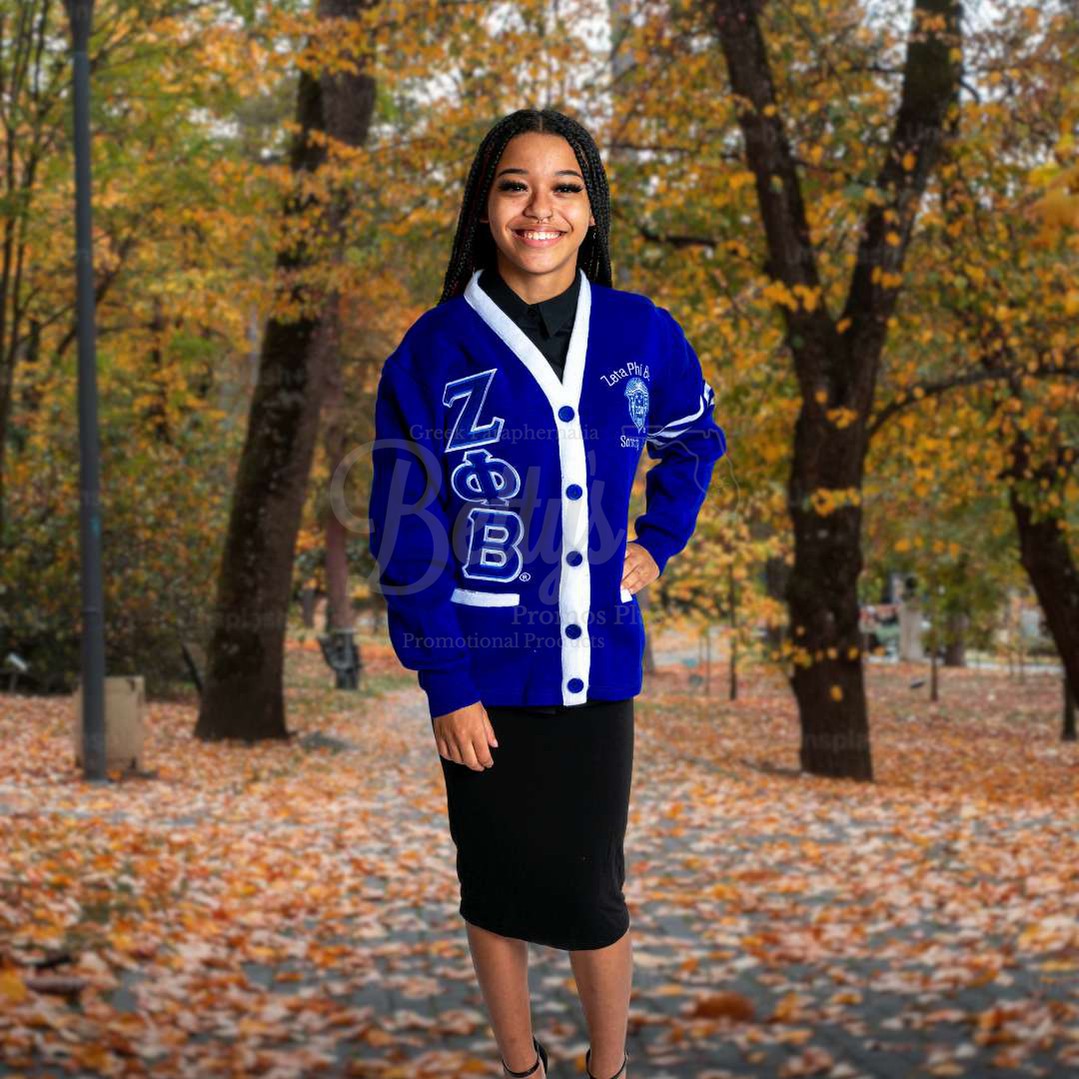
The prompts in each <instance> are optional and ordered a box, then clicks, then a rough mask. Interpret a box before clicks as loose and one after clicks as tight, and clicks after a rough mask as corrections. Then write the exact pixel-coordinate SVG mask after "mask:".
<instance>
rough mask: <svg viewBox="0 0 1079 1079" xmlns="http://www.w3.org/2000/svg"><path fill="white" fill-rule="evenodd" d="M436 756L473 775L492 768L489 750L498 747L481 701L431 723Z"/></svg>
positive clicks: (492, 763)
mask: <svg viewBox="0 0 1079 1079" xmlns="http://www.w3.org/2000/svg"><path fill="white" fill-rule="evenodd" d="M431 725H432V726H433V727H434V732H435V745H437V746H438V752H439V755H440V756H442V757H445V758H446V760H449V761H453V762H454V764H464V765H466V766H467V767H469V768H471V769H472V770H473V771H474V772H481V771H483V770H484V769H485V768H490V767H492V766H493V765H494V763H495V762H494V758H493V757H492V756H491V750H490V749H489V748H488V747H489V746H494V747H495V748H497V747H498V739H497V738H496V737H495V731H494V727H492V726H491V721H490V719H489V718H488V717H487V709H486V708H484V707H483V702H482V701H476V703H475V704H469V705H466V706H465V707H464V708H458V709H456V710H455V711H453V712H447V713H446V714H445V715H441V716H435V717H433V719H432V720H431Z"/></svg>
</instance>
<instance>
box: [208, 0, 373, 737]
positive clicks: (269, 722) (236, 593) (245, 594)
mask: <svg viewBox="0 0 1079 1079" xmlns="http://www.w3.org/2000/svg"><path fill="white" fill-rule="evenodd" d="M369 6H371V5H370V3H365V2H363V0H320V2H319V5H318V15H319V17H320V18H321V19H348V18H351V17H353V16H354V15H355V14H356V12H358V11H359V10H360V9H361V8H363V7H369ZM352 59H353V60H354V61H355V62H356V66H357V69H358V73H356V74H353V73H351V72H348V71H345V70H338V71H337V73H335V74H327V73H325V72H323V73H322V74H321V75H319V76H318V77H315V76H312V75H311V74H310V73H308V72H307V71H302V72H301V73H300V81H299V89H298V100H297V110H296V111H297V126H298V128H299V131H298V133H297V134H296V136H295V137H294V139H293V142H292V146H291V150H290V164H291V167H292V171H293V173H294V175H295V177H296V190H297V191H299V190H300V187H301V184H302V180H303V177H304V176H306V175H307V174H310V173H312V172H314V171H315V170H316V169H318V168H319V167H320V166H322V165H323V164H324V163H325V161H326V156H327V155H326V149H325V146H324V140H323V139H322V138H321V137H318V136H321V135H322V134H323V133H325V134H327V135H329V136H331V137H332V138H333V139H336V140H339V141H341V142H343V143H346V144H347V145H349V146H352V147H359V146H362V145H363V143H364V141H365V140H366V137H367V130H368V126H369V124H370V122H371V116H372V113H373V109H374V100H375V86H374V80H373V79H372V78H371V76H369V75H366V74H363V62H362V60H363V58H362V57H353V58H352ZM316 133H317V135H316ZM312 135H316V137H314V138H312ZM307 206H308V202H307V197H305V196H300V195H294V196H292V197H290V199H289V200H288V201H287V203H286V205H285V207H284V213H285V214H286V216H292V217H295V216H298V215H302V214H305V211H306V209H307ZM346 211H347V200H346V198H345V196H344V195H343V194H339V195H337V196H336V197H335V198H334V199H333V200H332V202H331V203H330V204H329V205H328V206H326V207H324V208H323V209H322V210H321V211H320V213H321V215H322V216H321V217H320V220H319V225H320V230H324V233H325V235H322V236H320V237H319V239H320V240H321V241H323V242H325V241H326V239H327V237H328V239H329V241H330V243H331V244H333V243H334V241H336V242H337V243H339V242H340V238H341V233H342V224H343V221H344V217H345V213H346ZM316 258H317V256H316V255H314V254H313V253H311V252H310V251H309V249H308V248H307V247H306V245H305V243H304V242H302V241H301V242H300V243H298V244H297V246H296V247H295V248H294V249H292V250H290V251H286V252H282V253H280V254H279V255H278V257H277V275H278V276H277V280H278V281H279V282H281V283H280V285H279V287H281V288H284V289H287V290H289V299H290V300H291V301H293V302H294V303H295V302H299V303H300V304H302V313H301V314H300V315H299V316H298V317H296V318H295V319H294V320H292V321H287V322H286V321H284V320H281V319H278V318H271V319H270V321H269V322H268V323H267V326H266V330H265V335H264V337H263V341H262V349H261V354H260V358H259V372H258V382H257V384H256V386H255V392H254V396H253V399H252V402H251V409H250V415H249V422H248V429H247V439H246V442H245V445H244V449H243V454H242V456H241V459H240V465H239V469H238V472H237V477H236V488H235V492H234V495H233V502H232V510H231V515H230V519H229V527H228V535H227V538H226V542H225V550H224V554H223V557H222V563H221V570H220V575H219V578H218V587H217V600H216V605H215V611H214V620H213V626H212V632H211V638H210V645H209V648H208V649H207V670H206V684H205V687H204V691H203V695H202V699H201V708H200V711H199V718H198V723H197V724H196V727H195V735H196V737H199V738H203V739H207V740H216V739H220V738H242V739H244V740H245V741H256V740H259V739H263V738H287V737H288V732H287V731H286V728H285V714H284V696H283V684H282V683H283V666H284V642H285V629H286V620H287V615H288V605H289V596H290V593H291V583H292V566H293V557H294V553H295V546H296V536H297V533H298V531H299V526H300V518H301V514H302V512H303V503H304V493H305V489H306V486H307V482H308V477H309V474H310V468H311V461H312V457H313V455H314V447H315V442H316V436H317V429H318V419H319V411H320V408H321V405H322V399H323V395H324V392H325V368H326V363H327V359H326V358H327V355H328V354H329V353H330V352H331V351H332V350H334V349H335V348H336V344H337V297H336V295H334V294H332V293H330V294H329V295H325V296H323V295H313V294H309V293H307V292H306V291H301V288H300V286H299V285H298V284H297V283H296V282H297V279H298V277H299V276H301V275H302V273H303V271H304V270H305V269H306V268H307V267H309V266H311V265H312V264H313V262H314V260H315V259H316Z"/></svg>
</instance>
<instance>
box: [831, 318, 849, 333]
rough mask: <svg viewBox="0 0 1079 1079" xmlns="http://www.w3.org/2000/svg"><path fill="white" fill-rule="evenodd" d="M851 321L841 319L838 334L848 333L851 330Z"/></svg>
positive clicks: (837, 325) (838, 323)
mask: <svg viewBox="0 0 1079 1079" xmlns="http://www.w3.org/2000/svg"><path fill="white" fill-rule="evenodd" d="M850 326H851V320H850V318H848V317H843V318H841V319H840V320H839V321H838V322H837V323H836V324H835V329H836V333H846V332H847V330H849V329H850Z"/></svg>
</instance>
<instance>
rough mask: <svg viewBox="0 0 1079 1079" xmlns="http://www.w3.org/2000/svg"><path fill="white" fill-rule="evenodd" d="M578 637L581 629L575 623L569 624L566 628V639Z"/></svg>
mask: <svg viewBox="0 0 1079 1079" xmlns="http://www.w3.org/2000/svg"><path fill="white" fill-rule="evenodd" d="M580 635H581V627H580V626H578V625H577V624H576V623H571V624H570V625H568V626H566V636H567V637H580Z"/></svg>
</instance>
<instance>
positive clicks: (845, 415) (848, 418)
mask: <svg viewBox="0 0 1079 1079" xmlns="http://www.w3.org/2000/svg"><path fill="white" fill-rule="evenodd" d="M824 415H825V416H826V417H827V418H828V420H829V421H831V422H832V423H834V424H835V426H836V427H838V428H840V429H842V428H844V427H849V426H850V425H851V424H852V423H853V422H854V421H855V420H856V419H857V418H858V413H857V411H856V410H855V409H853V408H830V409H828V410H827V411H826V412H825V413H824Z"/></svg>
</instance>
